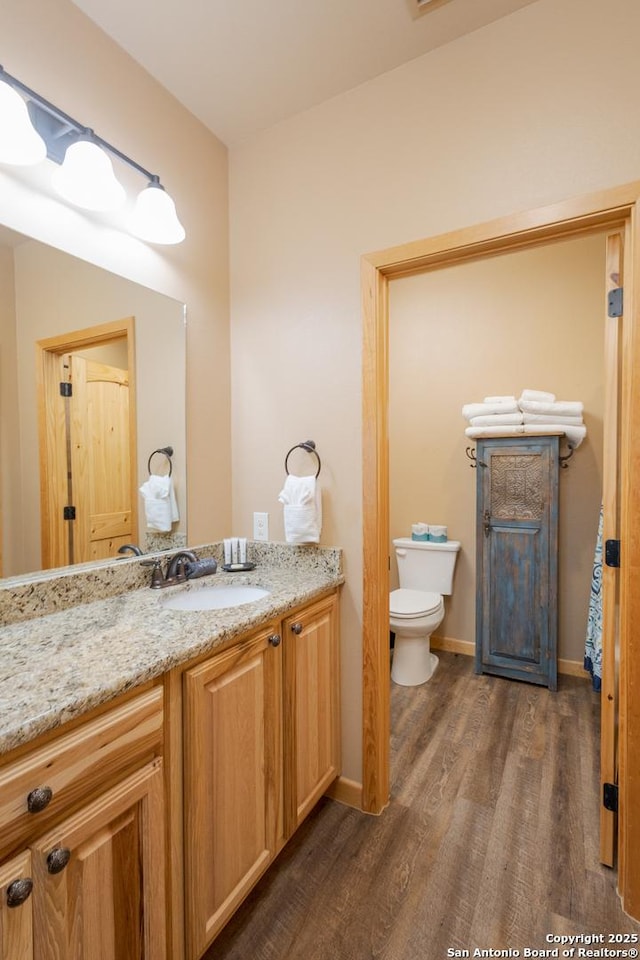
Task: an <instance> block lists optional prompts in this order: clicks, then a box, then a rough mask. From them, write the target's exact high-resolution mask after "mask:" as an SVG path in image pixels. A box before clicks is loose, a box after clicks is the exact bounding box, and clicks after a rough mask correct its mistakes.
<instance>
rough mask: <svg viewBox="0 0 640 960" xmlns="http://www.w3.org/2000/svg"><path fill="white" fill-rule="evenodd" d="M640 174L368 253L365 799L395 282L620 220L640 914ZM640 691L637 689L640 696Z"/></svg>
mask: <svg viewBox="0 0 640 960" xmlns="http://www.w3.org/2000/svg"><path fill="white" fill-rule="evenodd" d="M639 204H640V182H639V181H635V182H633V183H630V184H626V185H624V186H621V187H617V188H614V189H611V190H607V191H602V192H600V193H597V194H590V195H588V196H583V197H577V198H573V199H570V200H567V201H563V202H560V203H557V204H553V205H550V206H547V207H542V208H539V209H537V210H531V211H527V212H524V213H519V214H514V215H512V216H508V217H503V218H501V219H498V220H493V221H490V222H488V223H484V224H479V225H476V226H472V227H468V228H465V229H461V230H457V231H454V232H451V233H446V234H440V235H438V236H435V237H430V238H427V239H424V240H416V241H413V242H411V243H406V244H403V245H400V246H396V247H390V248H388V249H386V250H381V251H377V252H374V253H371V254H368V255H366V256H364V257H362V259H361V292H362V316H363V342H362V352H363V356H362V391H363V401H362V402H363V407H362V444H363V448H362V474H363V494H362V509H363V634H362V643H363V729H362V740H363V742H362V748H363V769H362V784H363V787H362V808H363V809H364V810H366V811H368V812H370V813H380V812H381V811H382V810H383V809H384V807H385V806H386V804H387V803H388V801H389V739H390V722H389V687H390V677H389V612H388V602H389V598H388V593H389V430H388V402H389V281H390V280H392V279H398V278H401V277H408V276H413V275H415V274H419V273H423V272H426V271H430V270H436V269H440V268H443V267H448V266H451V265H453V264H457V263H462V262H464V261H469V260H475V259H480V258H483V257H488V256H497V255H500V254H504V253H511V252H513V251H515V250H518V249H524V248H527V247H532V246H537V245H541V244H546V243H550V242H554V241H557V240H562V239H569V238H571V237H576V236H580V235H584V234H589V233H593V232H602V231H604V230H609V229H623V230H624V231H625V239H626V242H625V270H624V276H625V315H624V320H623V332H622V365H621V398H622V410H623V416H622V431H621V438H620V471H621V477H620V481H621V482H620V490H621V526H620V538H621V543H622V558H623V559H622V568H621V571H620V573H621V576H620V731H619V732H620V760H619V792H620V794H619V811H620V814H619V835H618V852H619V867H618V887H619V892H620V895H621V897H622V899H623V906H624V909H625V910H626V911H627V912H628V913H630V914H631V915H632V916H635V917H638V918H640V858H638V857H637V856H635V857H633V856H632V855H631V853H632V851H633V850H635V851H637V850H638V849H640V697H639V696H638V695H637V691H639V690H640V632H638V631H636V632H635V634H634V630H633V623H634V620H635V622H636V623H638V622H640V576H638V572H639V569H638V568H640V376H638V373H636V372H635V371H634V368H635V370H636V371H638V372H640V325H639V324H638V317H637V309H636V308H637V305H636V302H635V300H636V298H635V296H634V289H635V287H636V284H637V283H638V273H639V270H640V241H639V239H638V237H637V231H638V223H639V217H638V212H639V210H638V205H639ZM634 690H635V691H636V696H635V698H634V697H633V696H632V695H631V694H632V692H633V691H634Z"/></svg>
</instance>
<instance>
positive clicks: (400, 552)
mask: <svg viewBox="0 0 640 960" xmlns="http://www.w3.org/2000/svg"><path fill="white" fill-rule="evenodd" d="M406 555H407V551H406V550H404V549H402V548H399V549H398V550H396V556H398V557H406Z"/></svg>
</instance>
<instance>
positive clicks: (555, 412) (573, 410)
mask: <svg viewBox="0 0 640 960" xmlns="http://www.w3.org/2000/svg"><path fill="white" fill-rule="evenodd" d="M519 404H520V409H521V410H522V412H523V413H543V414H545V415H546V416H548V417H581V416H582V413H583V411H584V404H583V403H582V402H581V401H580V400H556V401H555V402H554V403H541V402H540V401H538V400H520V401H519Z"/></svg>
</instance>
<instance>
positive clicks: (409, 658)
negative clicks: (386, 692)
mask: <svg viewBox="0 0 640 960" xmlns="http://www.w3.org/2000/svg"><path fill="white" fill-rule="evenodd" d="M393 545H394V547H395V551H396V559H397V561H398V576H399V580H400V588H399V589H398V590H392V591H391V593H390V595H389V626H390V628H391V630H393V632H394V633H395V635H396V638H395V643H394V647H393V664H392V667H391V679H392V680H393V681H394V683H399V684H401V685H402V686H403V687H415V686H418V684H420V683H426V681H427V680H429V678H430V677H431V676H432V674H433V672H434V670H435V669H436V667H437V666H438V658H437V657H436V655H435V654H434V653H431V650H430V639H431V634H432V633H433V631H434V630H435V629H436V628H437V627H439V626H440V624H441V623H442V620H443V617H444V600H443V594H446V595H449V594H451V591H452V588H453V571H454V568H455V565H456V558H457V556H458V551H459V550H460V543H459V541H458V540H447V542H446V543H430V542H429V541H419V540H411V539H410V538H409V537H401V538H399V539H398V540H394V541H393Z"/></svg>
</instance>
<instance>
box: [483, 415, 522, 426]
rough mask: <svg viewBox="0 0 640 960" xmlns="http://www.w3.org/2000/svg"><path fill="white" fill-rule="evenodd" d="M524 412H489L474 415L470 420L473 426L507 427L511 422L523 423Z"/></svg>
mask: <svg viewBox="0 0 640 960" xmlns="http://www.w3.org/2000/svg"><path fill="white" fill-rule="evenodd" d="M523 416H524V414H523V413H522V412H520V413H489V414H487V415H486V416H484V417H472V419H471V420H470V423H471V426H472V427H491V426H496V427H501V426H502V427H505V426H507V425H508V424H510V423H523V419H522V418H523Z"/></svg>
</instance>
